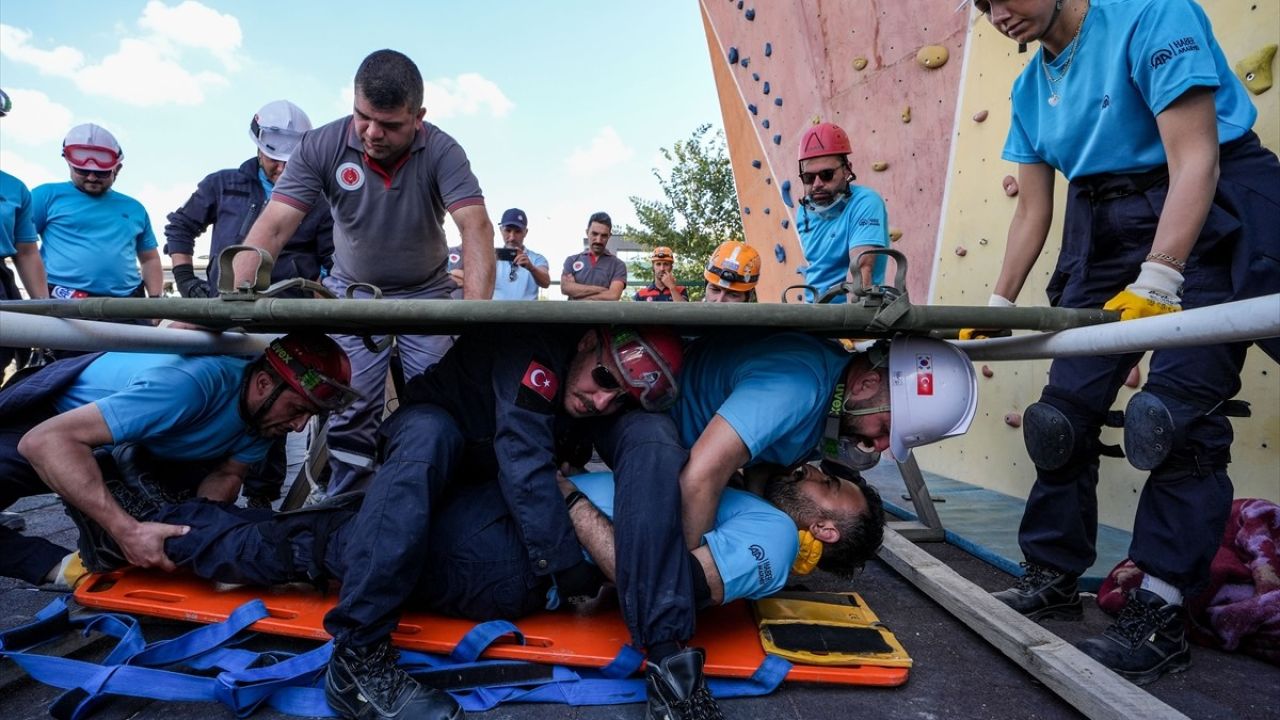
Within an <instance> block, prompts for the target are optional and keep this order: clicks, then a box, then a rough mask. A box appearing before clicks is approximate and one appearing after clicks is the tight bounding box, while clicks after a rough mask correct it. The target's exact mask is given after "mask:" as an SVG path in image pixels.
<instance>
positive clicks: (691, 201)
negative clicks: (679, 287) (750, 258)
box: [625, 124, 743, 295]
mask: <svg viewBox="0 0 1280 720" xmlns="http://www.w3.org/2000/svg"><path fill="white" fill-rule="evenodd" d="M710 132H711V125H709V124H707V125H701V126H699V127H698V128H697V129H695V130H694V131H693V133H692V134H691V135H690V136H689V138H688V139H686V140H678V141H676V143H675V145H673V146H672V147H671V148H670V149H668V148H662V156H663V157H664V158H666V160H667V161H668V163H670V169H669V170H668V171H667V173H666V174H665V175H664V173H662V172H661V171H660V170H659V169H658V168H654V169H653V176H654V177H655V178H657V180H658V185H659V186H660V187H661V188H662V192H663V194H664V195H665V196H666V198H665V199H663V200H646V199H644V198H640V197H636V196H634V195H633V196H631V198H630V199H631V205H632V207H634V208H635V211H636V218H637V219H638V220H639V222H640V227H633V226H630V225H628V226H627V228H626V230H625V232H626V234H627V239H629V240H632V241H634V242H635V243H636V244H638V245H640V246H641V247H644V248H647V249H649V250H652V249H653V248H655V247H659V246H664V245H665V246H666V247H669V248H671V249H672V250H673V251H674V252H675V254H676V266H675V273H676V277H677V278H679V279H680V281H681V282H684V283H686V284H688V285H689V286H690V287H689V290H690V292H691V293H694V291H695V290H696V291H697V292H696V293H695V294H697V295H701V291H702V271H703V267H704V266H705V265H706V262H707V258H708V257H710V256H711V253H712V251H714V250H715V249H716V246H717V245H719V244H720V243H722V242H724V241H725V240H742V239H743V232H742V215H740V214H739V211H738V192H737V190H736V189H735V188H734V184H733V167H732V166H731V165H730V163H729V156H728V154H727V151H726V147H725V139H724V131H723V130H718V131H716V132H715V133H714V134H710ZM634 265H635V266H634V267H632V268H631V270H632V273H633V277H647V278H650V279H652V276H653V270H652V268H650V266H649V262H648V259H647V258H646V259H644V260H640V261H637V262H636V263H634Z"/></svg>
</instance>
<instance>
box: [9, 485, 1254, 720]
mask: <svg viewBox="0 0 1280 720" xmlns="http://www.w3.org/2000/svg"><path fill="white" fill-rule="evenodd" d="M11 510H15V511H20V512H21V513H22V514H23V515H24V517H25V518H26V521H27V526H28V530H27V532H29V533H35V534H39V535H43V536H45V537H47V538H49V539H51V540H52V541H54V542H57V543H60V544H63V545H66V546H73V545H74V541H75V529H74V527H73V526H72V524H71V521H70V520H69V519H68V518H67V517H66V515H65V514H63V512H62V510H61V507H60V505H59V503H58V502H57V501H56V500H55V499H54V498H53V496H41V497H37V498H28V499H26V500H23V501H21V502H20V503H18V504H17V505H15V506H14V507H13V508H11ZM921 547H923V548H925V549H926V550H928V551H929V552H930V553H932V554H933V555H935V556H937V557H938V558H940V559H942V560H943V561H945V562H946V563H947V564H948V565H949V566H951V567H952V568H953V569H955V570H956V571H957V572H959V573H960V574H961V575H963V576H965V577H966V578H968V579H970V580H971V581H973V582H975V583H976V584H977V585H979V586H980V587H982V588H984V589H986V590H998V589H1002V588H1004V587H1007V586H1008V585H1009V584H1010V583H1011V582H1012V578H1011V577H1010V576H1008V575H1007V574H1005V573H1003V572H1001V571H999V570H997V569H995V568H994V567H992V566H990V565H988V564H987V563H985V562H983V561H981V560H978V559H977V558H975V557H973V556H971V555H968V554H967V553H965V552H964V551H962V550H960V549H958V548H955V547H953V546H948V545H945V544H937V543H932V544H924V545H922V546H921ZM806 585H807V587H808V589H811V590H850V589H852V590H857V591H858V592H859V593H861V594H862V595H863V597H864V598H865V599H866V601H867V603H868V604H869V605H870V606H871V608H872V609H873V610H874V611H875V612H876V613H877V614H878V615H879V616H880V618H881V619H882V620H883V621H884V622H885V623H886V624H887V625H888V626H889V627H890V628H891V629H892V630H893V631H894V632H895V633H896V634H897V636H898V639H899V641H901V643H902V644H903V646H904V647H905V648H906V649H907V651H908V652H909V653H910V654H911V656H912V657H913V658H914V660H915V666H914V667H913V668H912V670H911V675H910V679H909V680H908V681H907V682H906V684H904V685H903V686H901V687H897V688H857V687H854V688H850V687H830V686H820V685H809V684H785V685H783V686H782V687H781V688H780V689H779V690H778V691H777V692H775V693H773V694H772V695H769V696H767V697H761V698H747V699H737V700H725V701H723V702H722V703H721V707H722V709H723V710H724V712H725V715H726V717H728V718H741V719H743V720H766V719H768V720H774V719H791V718H794V719H796V720H836V719H838V718H887V719H899V718H901V719H903V720H906V719H912V720H933V719H935V718H936V719H941V718H948V719H968V718H973V719H979V718H1017V719H1022V718H1026V719H1037V718H1042V719H1045V720H1054V719H1057V718H1076V717H1080V715H1079V714H1078V713H1077V712H1076V711H1075V710H1074V709H1073V708H1072V707H1071V706H1069V705H1068V704H1067V703H1065V702H1064V701H1063V700H1061V699H1059V698H1058V696H1057V695H1055V694H1054V693H1052V692H1051V691H1050V690H1048V689H1047V688H1045V687H1044V686H1043V685H1041V684H1040V683H1038V682H1037V681H1036V680H1035V679H1034V678H1032V676H1031V675H1029V674H1028V673H1026V672H1025V671H1024V670H1022V669H1021V668H1020V667H1019V666H1018V665H1016V664H1015V663H1013V662H1012V661H1010V660H1008V659H1007V658H1005V657H1004V656H1003V655H1002V654H1000V652H999V651H997V650H996V649H994V648H993V647H991V646H990V645H988V644H987V643H986V642H985V641H984V640H982V638H980V637H978V636H977V635H976V634H974V633H973V632H971V631H970V630H969V629H968V628H966V627H965V626H964V625H963V624H961V623H960V622H959V621H958V620H956V619H955V618H953V617H952V616H951V615H950V614H948V613H947V612H946V611H945V610H943V609H942V608H941V607H940V606H938V605H937V604H936V603H934V602H933V601H932V600H930V599H929V598H928V597H927V596H926V595H924V594H923V593H922V592H920V591H918V590H917V589H916V588H915V587H914V586H912V585H911V584H910V583H908V582H906V581H905V580H903V579H902V578H901V577H900V576H898V575H897V574H896V573H895V572H894V571H893V570H891V569H890V568H889V567H888V566H887V565H885V564H883V563H880V562H875V563H872V564H870V565H868V566H867V568H866V571H865V572H864V573H863V574H862V575H861V576H859V577H858V578H857V579H856V580H855V581H854V583H853V584H852V587H850V586H849V584H847V583H842V582H841V581H839V580H838V579H836V578H834V577H832V576H829V575H825V574H823V573H821V572H819V573H815V574H814V575H811V576H809V577H808V578H806ZM55 596H56V594H55V593H52V592H49V591H47V590H43V589H38V588H32V587H31V586H29V585H26V584H25V583H22V582H20V581H16V580H9V579H3V578H0V628H8V627H13V626H15V625H20V624H22V623H24V622H27V621H29V620H30V619H31V617H32V616H33V615H34V614H35V612H36V611H38V610H39V609H40V608H42V607H44V605H46V604H47V603H48V602H49V601H50V600H52V599H53V598H54V597H55ZM1108 622H1109V619H1108V618H1107V617H1106V616H1105V615H1104V614H1103V613H1102V612H1101V611H1100V610H1099V609H1098V608H1097V606H1096V605H1095V604H1094V603H1092V602H1091V601H1087V602H1086V617H1085V620H1084V621H1083V622H1078V623H1071V622H1056V621H1050V622H1046V623H1045V627H1047V628H1048V629H1050V630H1051V631H1053V632H1055V633H1057V634H1058V635H1060V636H1061V637H1063V638H1064V639H1066V640H1072V641H1073V640H1078V639H1082V638H1085V637H1088V636H1090V635H1094V634H1097V633H1100V632H1101V631H1102V629H1103V628H1105V627H1106V626H1107V624H1108ZM191 627H192V626H191V625H187V624H183V623H177V622H172V621H162V620H151V619H144V620H143V628H144V631H145V633H146V636H147V639H148V640H152V641H154V640H158V639H163V638H167V637H172V636H175V635H178V634H181V633H182V632H185V631H187V630H190V629H191ZM256 642H257V647H256V649H259V650H265V649H276V650H286V651H293V652H300V651H303V650H306V649H309V648H311V647H314V644H313V643H307V642H303V641H299V640H292V639H288V638H273V637H265V638H259V639H258V640H257V641H256ZM108 649H109V645H108V644H107V643H106V642H91V643H89V644H88V645H85V646H84V647H82V648H80V649H79V650H78V651H76V652H74V653H72V654H71V655H70V656H73V657H78V658H82V659H87V660H100V659H101V658H102V657H103V656H105V654H106V652H107V650H108ZM1147 689H1148V690H1149V691H1150V692H1151V693H1152V694H1153V695H1155V696H1156V697H1158V698H1160V699H1161V700H1163V701H1164V702H1165V703H1167V704H1169V705H1170V706H1172V707H1173V708H1175V709H1177V710H1179V711H1181V712H1182V713H1184V714H1186V715H1187V716H1189V717H1191V718H1197V719H1206V720H1207V719H1219V718H1220V719H1223V720H1226V719H1228V718H1240V719H1242V720H1244V719H1248V720H1255V719H1258V718H1267V717H1277V716H1278V715H1277V708H1280V670H1278V669H1277V668H1276V667H1274V666H1271V665H1267V664H1265V663H1263V662H1261V661H1259V660H1255V659H1252V658H1249V657H1247V656H1243V655H1235V654H1229V653H1222V652H1218V651H1215V650H1209V649H1206V648H1200V647H1196V648H1194V649H1193V655H1192V666H1191V668H1190V669H1189V670H1187V671H1186V672H1184V673H1180V674H1177V675H1172V676H1166V677H1165V678H1162V679H1161V680H1159V681H1158V682H1156V683H1154V684H1152V685H1150V686H1148V688H1147ZM58 694H59V691H58V690H56V689H54V688H51V687H47V686H44V685H41V684H39V683H37V682H35V681H33V680H31V679H30V678H28V677H26V676H24V675H22V674H21V672H20V671H19V670H17V669H16V668H15V666H14V665H13V663H11V662H9V661H8V660H0V718H3V719H4V720H23V719H26V718H32V719H35V718H46V717H48V707H49V704H50V702H52V700H53V699H54V698H56V697H57V696H58ZM93 717H94V718H101V719H102V720H115V719H118V718H139V719H147V718H157V719H158V718H166V719H174V720H181V719H186V718H201V719H203V718H225V719H226V720H232V719H233V718H234V715H233V714H232V713H231V712H230V711H229V710H227V709H225V708H223V707H222V706H219V705H213V704H192V703H159V702H151V701H145V700H137V699H128V698H118V699H114V700H112V701H111V702H109V703H106V704H105V705H104V706H102V707H101V709H99V710H98V711H97V712H96V713H95V714H94V715H93ZM253 717H254V718H263V719H266V720H270V719H274V718H284V717H289V716H286V715H282V714H280V713H277V712H274V711H271V710H269V709H268V710H262V711H259V712H258V713H256V714H254V715H253ZM471 717H477V718H483V719H484V720H505V719H508V718H510V719H511V720H532V719H534V718H539V719H540V718H574V719H577V718H581V719H582V720H603V719H604V718H619V719H627V720H632V719H634V720H639V719H641V718H643V717H644V708H643V706H641V705H625V706H604V707H580V708H573V707H565V706H559V705H509V706H504V707H500V708H498V709H495V710H492V711H490V712H487V713H481V714H472V715H471Z"/></svg>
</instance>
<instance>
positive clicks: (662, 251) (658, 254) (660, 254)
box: [649, 245, 676, 263]
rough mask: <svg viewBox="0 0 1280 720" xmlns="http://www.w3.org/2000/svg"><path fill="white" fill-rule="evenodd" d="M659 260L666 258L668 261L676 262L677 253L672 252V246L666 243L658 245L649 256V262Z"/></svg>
mask: <svg viewBox="0 0 1280 720" xmlns="http://www.w3.org/2000/svg"><path fill="white" fill-rule="evenodd" d="M659 260H665V261H667V262H675V261H676V255H675V253H673V252H671V248H669V247H667V246H666V245H659V246H658V247H656V248H654V249H653V254H651V255H650V256H649V262H651V263H652V262H658V261H659Z"/></svg>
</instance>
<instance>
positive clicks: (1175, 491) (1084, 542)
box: [966, 0, 1280, 684]
mask: <svg viewBox="0 0 1280 720" xmlns="http://www.w3.org/2000/svg"><path fill="white" fill-rule="evenodd" d="M975 5H976V7H977V8H978V10H979V11H980V12H983V13H986V14H987V15H988V17H989V19H990V20H991V23H992V24H993V25H994V26H995V27H996V29H997V30H999V31H1000V32H1002V33H1003V34H1005V35H1007V36H1008V37H1010V38H1011V39H1013V40H1015V41H1017V42H1019V43H1022V44H1025V43H1029V42H1033V41H1039V43H1040V50H1039V52H1038V53H1037V54H1036V56H1035V57H1033V58H1032V60H1031V63H1030V64H1029V65H1028V66H1027V67H1026V69H1025V70H1024V71H1023V72H1022V74H1021V75H1020V76H1019V77H1018V79H1017V80H1016V81H1015V82H1014V86H1013V92H1012V101H1013V119H1012V123H1011V126H1010V128H1009V135H1008V138H1007V140H1006V142H1005V148H1004V154H1003V157H1004V159H1006V160H1009V161H1012V162H1016V163H1018V186H1019V193H1018V207H1017V210H1016V212H1015V214H1014V218H1013V222H1012V223H1011V224H1010V226H1009V237H1008V246H1007V248H1006V250H1005V257H1004V264H1003V266H1002V267H1001V269H1000V275H999V277H998V278H997V280H996V284H995V286H994V288H993V290H994V292H993V294H992V297H991V300H990V304H991V305H993V306H1009V305H1012V304H1013V301H1015V300H1016V299H1017V298H1018V294H1019V292H1020V291H1021V289H1022V286H1023V283H1024V282H1025V280H1026V278H1027V276H1028V274H1029V273H1030V272H1031V269H1032V266H1033V265H1034V263H1035V260H1036V258H1037V257H1038V256H1039V254H1040V251H1041V249H1042V248H1043V247H1044V243H1045V240H1046V238H1047V235H1048V231H1049V226H1050V223H1051V221H1052V219H1053V198H1054V191H1053V186H1054V177H1055V175H1054V171H1055V170H1056V171H1058V172H1061V173H1062V174H1063V175H1064V176H1065V177H1066V178H1067V180H1068V181H1069V183H1070V186H1069V187H1068V190H1067V207H1066V214H1065V220H1064V226H1063V239H1062V250H1061V252H1060V253H1059V256H1058V262H1057V267H1056V268H1055V272H1054V274H1053V277H1052V279H1051V280H1050V283H1049V287H1048V293H1049V302H1050V304H1052V305H1055V306H1061V307H1073V308H1090V307H1092V308H1096V307H1104V308H1106V309H1109V310H1118V311H1121V312H1122V313H1123V315H1122V319H1132V318H1138V317H1146V316H1151V315H1159V314H1163V313H1171V312H1177V311H1179V310H1181V309H1182V308H1183V307H1188V308H1195V307H1204V306H1207V305H1215V304H1218V303H1223V302H1226V301H1229V300H1237V299H1243V298H1249V297H1256V296H1259V295H1265V294H1270V293H1275V292H1277V291H1280V262H1277V258H1280V233H1277V232H1276V228H1277V227H1280V163H1278V162H1277V160H1276V156H1275V154H1273V153H1272V152H1271V151H1269V150H1267V149H1265V148H1263V147H1262V146H1261V144H1260V143H1259V141H1258V137H1257V135H1255V134H1254V133H1253V131H1252V130H1250V128H1251V127H1252V126H1253V123H1254V120H1255V119H1256V117H1257V110H1255V109H1254V107H1253V104H1252V103H1251V102H1250V100H1249V96H1248V94H1247V93H1246V91H1245V88H1244V86H1243V85H1242V84H1241V83H1240V81H1239V80H1238V79H1237V78H1236V76H1235V75H1234V74H1233V73H1232V71H1231V68H1230V66H1229V64H1228V62H1227V59H1226V57H1225V56H1224V54H1223V51H1222V48H1221V47H1219V45H1218V42H1217V40H1216V39H1215V38H1214V36H1213V31H1212V29H1211V27H1210V24H1209V19H1208V17H1206V15H1205V13H1204V10H1203V9H1201V8H1200V6H1199V5H1197V4H1195V3H1194V2H1192V1H1191V0H1092V2H1090V0H1059V1H1058V2H1053V1H1052V0H1040V1H1038V2H1014V1H1013V0H976V2H975ZM981 334H983V333H982V332H981V331H967V332H966V335H969V336H977V335H981ZM1259 345H1260V346H1261V347H1262V348H1263V349H1264V350H1265V351H1266V352H1267V353H1268V354H1269V355H1271V357H1272V358H1273V359H1277V357H1278V351H1280V340H1274V339H1273V340H1268V341H1263V342H1261V343H1259ZM1248 346H1249V344H1248V343H1232V344H1218V345H1210V346H1204V347H1194V348H1178V349H1171V350H1159V351H1156V352H1154V353H1152V356H1151V370H1150V373H1149V374H1148V378H1147V383H1146V385H1145V386H1144V387H1143V389H1142V391H1141V392H1139V393H1137V394H1136V395H1135V396H1134V397H1133V399H1132V400H1131V401H1130V403H1129V406H1128V410H1127V411H1126V413H1125V455H1126V456H1127V457H1128V459H1129V461H1130V463H1131V464H1133V465H1134V466H1135V467H1137V468H1138V469H1140V470H1147V471H1150V473H1151V474H1150V476H1149V478H1148V480H1147V484H1146V487H1145V488H1144V489H1143V492H1142V495H1141V497H1140V498H1139V501H1138V510H1137V515H1136V517H1135V520H1134V526H1133V542H1132V544H1131V545H1130V548H1129V557H1130V558H1131V559H1132V560H1133V561H1134V563H1135V564H1136V565H1137V566H1138V567H1139V568H1140V569H1141V570H1142V571H1143V572H1144V573H1145V579H1144V580H1143V584H1142V587H1141V588H1140V589H1137V590H1136V591H1135V592H1134V593H1133V594H1132V595H1131V597H1130V599H1129V602H1128V605H1127V606H1126V608H1125V610H1124V612H1122V613H1121V615H1120V617H1119V618H1118V619H1117V620H1116V622H1115V623H1114V624H1113V625H1112V626H1111V627H1110V628H1108V629H1107V630H1106V631H1105V632H1104V633H1103V634H1102V636H1101V637H1096V638H1091V639H1089V640H1086V641H1084V642H1082V643H1080V645H1079V647H1080V648H1081V650H1083V651H1084V652H1085V653H1087V654H1089V655H1090V656H1092V657H1093V658H1095V659H1096V660H1098V661H1099V662H1101V663H1102V664H1104V665H1106V666H1108V667H1110V668H1111V669H1113V670H1115V671H1116V672H1118V673H1120V674H1121V675H1123V676H1124V677H1126V678H1129V679H1130V680H1132V681H1134V682H1136V683H1140V684H1141V683H1146V682H1150V681H1153V680H1155V679H1156V678H1158V677H1160V675H1162V674H1163V673H1165V672H1170V671H1177V670H1181V669H1183V668H1185V667H1187V665H1188V664H1189V663H1190V651H1189V646H1188V645H1187V641H1186V635H1185V628H1184V621H1183V619H1182V615H1183V613H1182V606H1183V600H1184V598H1185V597H1187V596H1188V595H1191V594H1194V593H1195V592H1196V590H1197V588H1199V587H1200V586H1202V585H1203V584H1204V583H1206V582H1207V581H1208V578H1209V568H1210V563H1211V561H1212V560H1213V557H1214V553H1215V552H1216V551H1217V548H1218V543H1219V540H1220V539H1221V537H1222V533H1223V528H1224V527H1225V523H1226V521H1227V516H1228V513H1229V511H1230V508H1231V499H1232V490H1231V481H1230V479H1229V478H1228V477H1227V463H1228V462H1229V461H1230V447H1231V440H1232V429H1231V423H1230V421H1229V420H1228V418H1227V415H1228V414H1232V413H1238V412H1239V411H1238V409H1233V404H1232V403H1231V402H1228V401H1229V400H1230V398H1231V397H1232V396H1234V395H1235V394H1236V393H1237V392H1239V390H1240V371H1241V368H1242V366H1243V364H1244V359H1245V351H1246V350H1247V349H1248ZM1141 357H1142V354H1141V353H1127V354H1123V355H1109V356H1105V357H1070V358H1058V359H1055V360H1054V361H1053V364H1052V365H1051V366H1050V370H1049V384H1048V385H1047V386H1046V387H1045V389H1044V392H1043V394H1042V395H1041V398H1040V401H1039V402H1038V403H1035V404H1033V405H1031V406H1030V407H1028V408H1027V410H1026V412H1025V413H1024V416H1023V436H1024V439H1025V440H1026V443H1027V450H1028V454H1029V455H1030V456H1031V460H1032V462H1033V463H1034V464H1035V466H1036V482H1035V485H1034V486H1033V487H1032V490H1031V493H1030V496H1029V497H1028V498H1027V507H1026V510H1025V512H1024V514H1023V518H1022V525H1021V528H1020V529H1019V544H1020V545H1021V548H1022V552H1023V554H1024V555H1025V556H1026V560H1027V562H1026V572H1025V573H1024V575H1023V576H1022V578H1020V579H1019V581H1018V582H1017V584H1016V585H1015V586H1014V587H1013V588H1010V589H1009V590H1006V591H1003V592H1000V593H997V594H996V597H998V598H999V599H1000V600H1002V601H1003V602H1005V603H1006V604H1008V605H1010V606H1011V607H1013V608H1014V609H1016V610H1018V611H1019V612H1021V613H1023V614H1025V615H1027V616H1029V617H1032V618H1040V617H1062V618H1068V619H1074V618H1079V617H1081V612H1082V608H1081V601H1080V596H1079V594H1078V593H1077V588H1076V579H1077V578H1078V577H1079V575H1080V574H1081V573H1083V572H1084V571H1085V570H1086V569H1087V568H1088V567H1089V566H1090V565H1092V564H1093V562H1094V559H1095V557H1096V552H1095V547H1094V543H1095V540H1096V534H1097V521H1098V517H1097V515H1098V513H1097V498H1096V486H1097V484H1098V477H1099V474H1098V469H1099V457H1100V455H1101V454H1103V449H1104V446H1103V445H1102V444H1101V442H1100V440H1099V435H1100V431H1101V427H1102V424H1103V422H1104V421H1105V419H1106V417H1107V413H1108V411H1109V410H1110V409H1111V406H1112V403H1114V402H1115V399H1116V395H1117V391H1118V390H1119V387H1120V385H1121V383H1122V382H1123V381H1124V379H1125V377H1126V376H1127V375H1128V374H1129V371H1130V369H1131V368H1132V367H1133V366H1134V365H1135V364H1136V363H1137V362H1138V360H1139V359H1140V358H1141Z"/></svg>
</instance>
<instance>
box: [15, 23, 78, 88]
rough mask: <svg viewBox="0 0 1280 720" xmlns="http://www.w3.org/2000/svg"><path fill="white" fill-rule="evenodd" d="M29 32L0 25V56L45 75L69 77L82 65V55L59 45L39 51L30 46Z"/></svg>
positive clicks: (73, 49) (75, 50) (71, 48)
mask: <svg viewBox="0 0 1280 720" xmlns="http://www.w3.org/2000/svg"><path fill="white" fill-rule="evenodd" d="M30 40H31V33H30V31H27V30H23V29H21V28H16V27H13V26H12V25H5V24H3V23H0V54H2V55H4V56H5V57H7V58H9V59H10V60H12V61H14V62H19V63H23V64H24V65H33V66H35V67H36V68H37V69H38V70H40V72H42V73H44V74H45V75H56V76H59V77H69V76H70V75H71V74H73V73H74V72H75V71H76V70H78V69H79V68H80V67H81V66H83V65H84V53H82V52H80V51H79V50H77V49H75V48H73V47H67V46H66V45H59V46H58V47H55V48H54V49H52V50H41V49H39V48H35V47H32V46H31V45H30Z"/></svg>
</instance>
